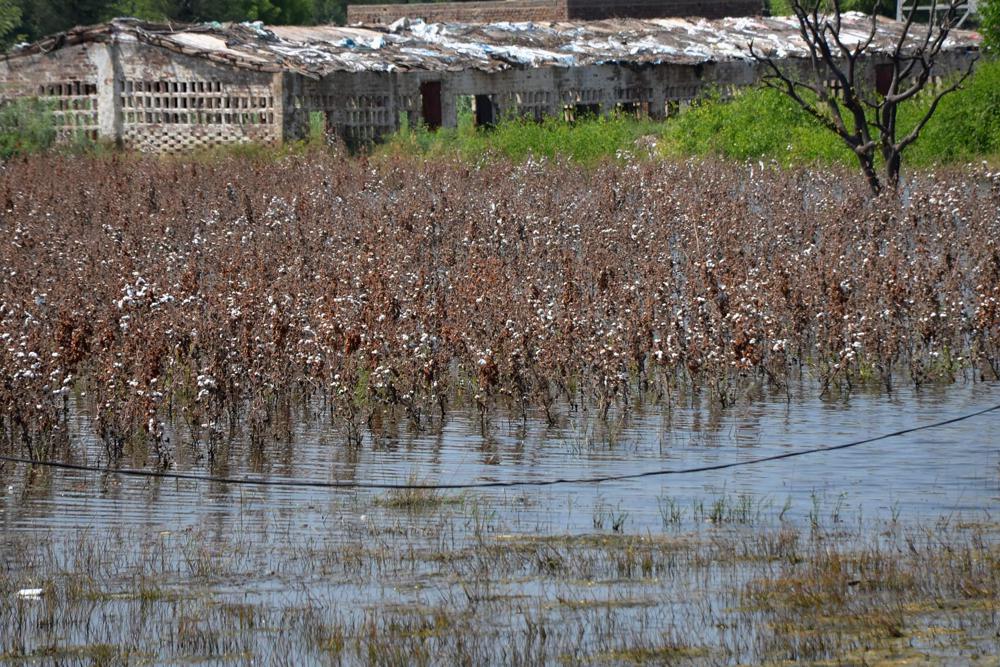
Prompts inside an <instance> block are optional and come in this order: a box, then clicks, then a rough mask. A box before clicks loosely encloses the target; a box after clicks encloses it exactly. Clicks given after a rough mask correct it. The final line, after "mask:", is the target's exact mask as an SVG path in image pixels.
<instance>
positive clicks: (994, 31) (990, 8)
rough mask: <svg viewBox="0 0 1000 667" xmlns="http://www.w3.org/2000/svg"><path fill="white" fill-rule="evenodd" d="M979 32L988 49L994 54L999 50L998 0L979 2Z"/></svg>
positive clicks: (999, 10) (999, 6)
mask: <svg viewBox="0 0 1000 667" xmlns="http://www.w3.org/2000/svg"><path fill="white" fill-rule="evenodd" d="M979 32H981V33H982V34H983V42H984V44H985V46H986V48H987V49H988V50H990V51H991V52H993V53H994V54H995V53H996V52H997V51H998V50H1000V0H982V1H981V2H980V3H979Z"/></svg>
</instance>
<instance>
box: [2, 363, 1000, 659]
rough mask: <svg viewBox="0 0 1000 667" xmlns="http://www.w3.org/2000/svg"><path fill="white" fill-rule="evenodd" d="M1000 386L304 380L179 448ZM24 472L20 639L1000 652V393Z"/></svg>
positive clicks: (659, 654) (587, 655)
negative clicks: (251, 431)
mask: <svg viewBox="0 0 1000 667" xmlns="http://www.w3.org/2000/svg"><path fill="white" fill-rule="evenodd" d="M998 402H1000V386H997V385H996V384H995V383H993V384H991V383H969V384H963V385H956V386H952V387H949V388H948V389H946V390H944V389H932V390H925V391H919V392H918V391H912V390H911V391H904V392H900V393H898V394H894V395H892V396H887V395H879V394H875V395H855V396H852V397H851V398H849V399H847V398H842V399H837V400H833V399H820V398H816V397H810V396H808V395H807V394H805V393H803V394H802V395H800V396H797V397H796V398H795V399H794V400H792V401H791V402H788V401H787V400H786V399H785V397H781V399H780V400H779V399H777V398H775V397H771V398H766V397H762V398H761V399H760V400H757V401H753V402H750V403H747V404H745V405H743V406H742V407H729V408H722V407H719V406H718V405H712V404H701V402H699V401H698V400H689V401H688V402H686V403H685V404H684V405H680V406H678V407H675V408H673V409H666V408H664V407H662V406H661V407H650V408H649V409H644V408H643V407H642V406H638V407H637V408H636V409H635V410H634V411H633V412H632V413H631V414H630V415H629V416H627V417H622V418H615V417H614V416H612V417H611V418H609V419H608V420H602V419H599V418H597V417H595V416H594V415H592V414H590V413H588V411H585V410H579V411H574V410H572V409H569V408H567V409H566V411H565V412H564V413H562V415H563V416H562V417H561V418H560V419H559V420H558V421H557V423H556V424H555V425H552V424H550V423H549V421H548V420H546V419H542V418H532V417H527V418H523V419H515V418H512V417H507V418H504V417H502V416H497V417H495V418H493V419H491V420H489V421H488V422H487V423H485V424H484V423H483V422H482V421H481V420H480V417H479V414H478V413H475V412H473V413H469V414H455V415H454V416H453V417H452V418H449V419H448V420H446V422H445V423H444V425H443V427H442V428H438V429H433V430H427V431H419V430H416V429H415V428H413V426H412V424H411V423H410V422H408V421H407V420H401V421H400V422H398V423H395V424H388V423H386V424H382V425H381V426H382V427H381V428H380V429H379V431H378V433H371V432H369V433H366V434H365V436H366V438H365V441H366V442H367V443H368V445H366V446H362V447H359V448H344V447H343V446H341V445H340V444H339V443H340V442H341V438H342V434H341V433H338V432H337V431H336V430H335V429H332V428H331V427H330V426H329V424H328V422H327V420H324V419H323V418H322V417H321V416H317V414H316V412H321V411H319V410H316V409H315V407H313V409H310V408H309V407H308V406H307V407H304V408H302V409H301V410H300V411H299V413H298V414H297V415H296V417H295V422H294V424H295V426H294V428H293V429H291V432H290V434H289V435H290V438H289V439H288V440H287V441H285V442H278V443H272V444H270V445H268V447H267V448H265V449H263V450H261V449H255V448H253V447H250V446H248V445H247V443H240V442H234V443H232V444H231V445H230V446H228V447H227V448H226V449H225V452H224V453H223V454H220V456H219V457H218V458H217V459H216V460H215V461H214V462H213V463H211V464H209V462H208V461H207V460H205V459H201V460H196V458H192V459H190V460H185V459H184V457H183V456H182V455H180V454H179V455H178V460H177V462H176V465H175V468H174V469H175V470H176V471H184V472H191V473H195V474H204V475H209V474H212V475H226V476H229V477H232V478H237V479H240V478H245V477H253V478H264V479H267V480H287V479H308V480H316V481H330V482H332V481H337V482H358V483H388V484H407V483H408V482H418V483H424V484H435V483H443V484H466V483H472V484H475V483H479V482H484V481H494V480H499V481H513V480H536V481H537V480H546V479H553V478H557V477H566V476H572V477H593V476H603V475H617V474H629V473H635V472H644V471H652V470H657V469H663V468H687V467H693V466H699V465H704V464H715V463H720V462H727V461H734V460H746V459H749V458H759V457H763V456H768V455H771V454H776V453H781V452H786V451H792V450H800V449H808V448H811V447H817V446H827V445H835V444H841V443H845V442H850V441H853V440H856V439H863V438H867V437H870V436H872V435H877V434H880V433H889V432H893V431H896V430H899V429H902V428H908V427H911V426H914V425H920V424H925V423H931V422H935V421H940V420H943V419H948V418H951V417H956V416H960V415H962V414H966V413H970V412H974V411H977V410H979V409H982V408H984V407H989V406H991V405H993V404H996V403H998ZM74 423H75V424H76V425H77V428H78V430H77V431H76V432H75V433H74V434H73V441H74V443H75V445H77V446H78V447H79V449H78V450H75V451H76V454H74V455H73V456H72V457H71V460H73V461H74V462H76V463H82V462H88V461H89V462H93V463H99V462H100V461H101V458H102V456H103V455H104V448H103V446H102V445H101V444H100V442H99V439H98V438H96V437H94V435H93V434H92V433H89V432H88V426H87V422H86V421H85V420H77V421H74ZM198 450H199V448H198V447H190V451H192V452H196V451H198ZM183 451H185V447H184V446H182V445H179V446H178V452H183ZM2 482H3V488H4V489H5V491H4V494H3V497H2V499H0V508H2V514H0V517H2V523H3V547H2V554H3V563H4V567H3V571H2V579H0V596H2V597H0V627H3V628H4V630H3V631H2V632H0V655H2V656H3V657H4V659H6V660H8V661H14V662H18V661H22V660H28V661H33V660H37V659H43V660H46V661H48V660H51V661H54V662H59V663H64V662H80V663H85V664H89V663H92V662H97V663H103V662H107V663H110V664H119V663H121V662H128V663H136V664H143V663H162V662H167V663H175V664H176V663H185V662H200V661H203V660H208V661H210V662H233V663H242V662H246V661H248V660H250V659H255V660H257V661H259V662H262V663H264V664H273V663H287V664H302V663H304V662H316V663H335V664H336V663H344V664H356V663H369V664H413V663H427V664H455V663H467V664H482V663H484V662H494V663H521V664H539V663H552V662H560V661H561V662H566V663H585V664H586V663H596V664H627V663H638V662H649V661H652V662H658V663H669V664H741V663H742V664H745V663H758V662H782V661H792V662H800V661H801V662H821V663H823V664H826V663H825V662H823V661H831V662H832V663H834V664H845V663H846V664H862V663H866V664H870V663H873V662H874V663H878V662H879V661H880V660H889V659H894V658H899V659H902V658H906V659H910V660H913V659H920V660H930V661H932V662H933V661H937V660H940V661H944V662H947V663H948V664H956V663H962V664H996V659H995V657H992V656H995V655H996V654H997V651H998V649H1000V637H998V632H1000V616H998V607H1000V600H998V599H997V595H996V593H997V585H998V582H1000V550H998V547H997V541H996V538H997V536H998V531H1000V526H998V524H997V514H998V512H1000V413H998V412H993V413H988V414H986V415H982V416H980V417H978V418H975V419H971V420H968V421H964V422H960V423H957V424H951V425H948V426H944V427H941V428H936V429H932V430H928V431H922V432H919V433H915V434H911V435H906V436H902V437H899V438H893V439H889V440H884V441H881V442H878V443H873V444H871V445H866V446H862V447H859V448H855V449H850V450H844V451H839V452H827V453H820V454H815V455H811V456H807V457H802V458H798V459H791V460H785V461H777V462H772V463H766V464H760V465H755V466H749V467H745V468H737V469H732V470H724V471H717V472H705V473H698V474H692V475H683V476H676V477H647V478H643V479H640V480H630V481H622V482H611V483H606V484H600V485H591V484H566V485H561V486H552V487H542V488H532V487H515V488H507V489H498V490H488V489H485V490H484V489H480V490H464V491H441V492H436V491H427V490H411V491H384V490H372V491H366V490H351V489H337V490H331V489H289V488H281V487H259V486H249V485H248V486H236V485H226V484H220V483H213V482H194V481H190V480H180V481H178V480H158V479H136V478H129V477H123V476H118V475H112V474H102V473H89V472H79V471H61V470H55V471H51V470H45V469H31V470H29V469H27V468H26V467H25V466H11V465H6V466H5V467H4V468H3V472H2ZM25 589H41V591H40V592H38V593H37V595H35V594H34V592H33V591H32V592H30V593H31V594H26V593H23V591H24V590H25ZM18 591H22V594H21V597H18Z"/></svg>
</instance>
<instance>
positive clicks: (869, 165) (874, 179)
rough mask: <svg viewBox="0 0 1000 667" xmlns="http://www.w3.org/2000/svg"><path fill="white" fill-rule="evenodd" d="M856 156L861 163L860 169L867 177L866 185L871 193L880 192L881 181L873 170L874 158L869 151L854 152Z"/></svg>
mask: <svg viewBox="0 0 1000 667" xmlns="http://www.w3.org/2000/svg"><path fill="white" fill-rule="evenodd" d="M856 155H857V156H858V162H860V163H861V170H862V171H863V172H865V178H866V179H868V187H869V188H871V191H872V194H873V195H877V194H879V193H880V192H882V182H881V181H880V180H879V177H878V172H877V171H875V160H874V156H873V155H872V154H871V153H868V154H865V153H856Z"/></svg>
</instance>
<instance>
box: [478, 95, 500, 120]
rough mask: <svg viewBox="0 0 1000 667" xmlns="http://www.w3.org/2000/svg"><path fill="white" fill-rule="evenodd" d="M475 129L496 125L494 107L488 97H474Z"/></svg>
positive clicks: (491, 99)
mask: <svg viewBox="0 0 1000 667" xmlns="http://www.w3.org/2000/svg"><path fill="white" fill-rule="evenodd" d="M475 109H476V127H493V126H494V125H496V123H497V111H496V105H494V104H493V98H491V97H490V96H489V95H476V97H475Z"/></svg>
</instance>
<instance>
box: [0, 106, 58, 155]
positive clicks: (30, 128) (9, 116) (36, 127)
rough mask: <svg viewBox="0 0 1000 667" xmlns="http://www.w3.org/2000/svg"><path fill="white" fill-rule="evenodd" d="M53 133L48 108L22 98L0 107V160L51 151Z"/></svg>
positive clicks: (53, 138)
mask: <svg viewBox="0 0 1000 667" xmlns="http://www.w3.org/2000/svg"><path fill="white" fill-rule="evenodd" d="M55 141H56V129H55V123H54V122H53V116H52V110H51V107H50V106H49V105H48V104H46V103H44V102H42V101H40V100H37V99H31V98H21V99H16V100H11V101H10V102H7V103H6V104H4V105H3V106H0V159H4V160H7V159H9V158H11V157H13V156H15V155H27V154H30V153H39V152H41V151H44V150H47V149H49V148H51V147H52V145H53V144H54V143H55Z"/></svg>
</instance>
